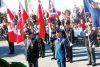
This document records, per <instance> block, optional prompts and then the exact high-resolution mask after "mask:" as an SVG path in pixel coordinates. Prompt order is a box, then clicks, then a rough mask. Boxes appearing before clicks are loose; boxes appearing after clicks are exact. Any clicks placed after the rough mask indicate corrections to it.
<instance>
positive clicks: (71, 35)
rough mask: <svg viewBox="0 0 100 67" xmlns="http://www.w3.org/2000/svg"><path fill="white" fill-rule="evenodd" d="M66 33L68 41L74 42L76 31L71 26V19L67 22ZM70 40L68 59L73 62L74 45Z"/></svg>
mask: <svg viewBox="0 0 100 67" xmlns="http://www.w3.org/2000/svg"><path fill="white" fill-rule="evenodd" d="M65 33H66V37H67V39H68V41H70V42H71V43H73V42H74V31H73V29H72V28H71V27H70V21H67V22H66V28H65ZM70 42H69V43H68V45H67V53H68V54H67V60H68V61H69V62H70V63H72V60H73V52H72V45H70Z"/></svg>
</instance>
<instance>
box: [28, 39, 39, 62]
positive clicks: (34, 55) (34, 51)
mask: <svg viewBox="0 0 100 67" xmlns="http://www.w3.org/2000/svg"><path fill="white" fill-rule="evenodd" d="M32 45H33V47H31V45H29V47H28V50H27V61H30V62H32V61H33V60H34V59H38V58H39V47H38V41H37V40H36V39H35V40H32Z"/></svg>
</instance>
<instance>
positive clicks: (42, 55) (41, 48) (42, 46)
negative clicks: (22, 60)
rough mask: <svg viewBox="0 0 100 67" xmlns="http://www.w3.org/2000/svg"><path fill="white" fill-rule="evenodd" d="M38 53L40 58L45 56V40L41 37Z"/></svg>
mask: <svg viewBox="0 0 100 67" xmlns="http://www.w3.org/2000/svg"><path fill="white" fill-rule="evenodd" d="M39 50H40V51H39V53H40V56H41V57H42V58H44V57H45V42H44V40H43V39H42V38H40V39H39Z"/></svg>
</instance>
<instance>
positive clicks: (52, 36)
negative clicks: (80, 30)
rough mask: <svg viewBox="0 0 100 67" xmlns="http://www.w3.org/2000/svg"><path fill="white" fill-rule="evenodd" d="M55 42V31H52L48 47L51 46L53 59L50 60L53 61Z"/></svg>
mask: <svg viewBox="0 0 100 67" xmlns="http://www.w3.org/2000/svg"><path fill="white" fill-rule="evenodd" d="M55 40H56V31H53V32H52V35H51V38H50V46H51V50H52V52H53V57H52V58H51V59H55V44H54V41H55Z"/></svg>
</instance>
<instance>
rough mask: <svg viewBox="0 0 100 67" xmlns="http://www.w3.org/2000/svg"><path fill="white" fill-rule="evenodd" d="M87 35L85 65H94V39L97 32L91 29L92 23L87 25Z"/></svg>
mask: <svg viewBox="0 0 100 67" xmlns="http://www.w3.org/2000/svg"><path fill="white" fill-rule="evenodd" d="M87 34H88V37H87V40H86V41H87V42H86V47H87V55H88V60H89V63H88V64H87V65H93V66H95V64H96V58H95V45H96V40H97V32H96V30H93V29H92V25H91V24H90V25H89V26H88V32H87Z"/></svg>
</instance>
